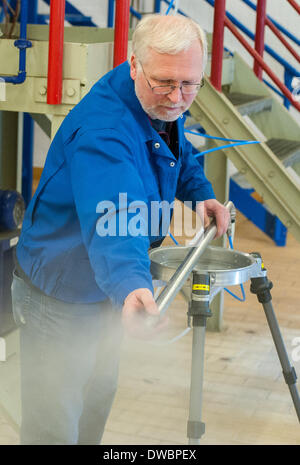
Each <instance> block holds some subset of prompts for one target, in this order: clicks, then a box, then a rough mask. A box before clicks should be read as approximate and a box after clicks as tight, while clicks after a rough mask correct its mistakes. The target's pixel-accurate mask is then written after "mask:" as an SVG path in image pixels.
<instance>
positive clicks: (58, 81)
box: [47, 0, 66, 105]
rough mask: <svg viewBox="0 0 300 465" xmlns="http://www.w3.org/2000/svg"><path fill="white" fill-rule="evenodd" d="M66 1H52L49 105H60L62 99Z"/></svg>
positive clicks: (48, 84)
mask: <svg viewBox="0 0 300 465" xmlns="http://www.w3.org/2000/svg"><path fill="white" fill-rule="evenodd" d="M65 7H66V2H65V0H51V2H50V23H49V55H48V80H47V103H48V104H49V105H59V104H60V103H61V99H62V81H63V49H64V21H65Z"/></svg>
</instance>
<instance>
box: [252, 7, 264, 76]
mask: <svg viewBox="0 0 300 465" xmlns="http://www.w3.org/2000/svg"><path fill="white" fill-rule="evenodd" d="M266 7H267V1H266V0H257V7H256V29H255V43H254V48H255V50H256V51H257V53H259V55H260V56H261V57H262V58H263V55H264V49H265V25H266ZM253 71H254V72H255V74H256V76H257V77H258V79H260V80H262V75H263V69H262V67H261V66H259V63H258V62H257V61H256V60H254V66H253Z"/></svg>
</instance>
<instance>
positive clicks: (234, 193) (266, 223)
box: [229, 178, 287, 247]
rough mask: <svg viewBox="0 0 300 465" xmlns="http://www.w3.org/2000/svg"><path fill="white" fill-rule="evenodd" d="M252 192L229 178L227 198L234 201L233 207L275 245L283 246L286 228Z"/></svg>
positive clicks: (252, 190)
mask: <svg viewBox="0 0 300 465" xmlns="http://www.w3.org/2000/svg"><path fill="white" fill-rule="evenodd" d="M253 192H254V189H245V188H242V187H241V186H240V185H239V184H238V183H236V182H235V181H234V179H232V178H231V179H230V185H229V199H230V200H231V201H232V202H233V203H234V205H235V207H236V208H237V209H238V210H239V211H240V212H241V213H242V214H243V215H245V216H246V218H248V220H250V221H252V223H253V224H255V225H256V226H257V227H258V228H259V229H260V230H261V231H263V232H264V233H265V234H267V236H269V237H270V238H271V239H273V241H274V242H275V244H276V245H277V246H280V247H283V246H285V245H286V235H287V228H286V227H285V226H284V224H283V223H282V222H281V221H280V220H279V218H277V216H275V215H273V214H272V213H270V212H269V211H268V210H267V208H266V207H265V205H263V204H261V203H260V202H258V201H257V200H256V199H255V198H253V197H252V196H251V194H252V193H253Z"/></svg>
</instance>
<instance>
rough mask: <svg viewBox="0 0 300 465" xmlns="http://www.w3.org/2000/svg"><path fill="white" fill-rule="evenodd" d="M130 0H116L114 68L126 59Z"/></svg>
mask: <svg viewBox="0 0 300 465" xmlns="http://www.w3.org/2000/svg"><path fill="white" fill-rule="evenodd" d="M129 11H130V0H116V16H115V17H116V19H115V39H114V68H115V67H116V66H118V65H120V64H121V63H124V61H126V60H127V49H128V30H129Z"/></svg>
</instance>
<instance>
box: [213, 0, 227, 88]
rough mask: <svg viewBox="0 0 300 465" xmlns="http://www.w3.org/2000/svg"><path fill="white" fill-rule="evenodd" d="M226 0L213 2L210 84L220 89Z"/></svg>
mask: <svg viewBox="0 0 300 465" xmlns="http://www.w3.org/2000/svg"><path fill="white" fill-rule="evenodd" d="M225 3H226V0H219V1H218V2H215V15H214V33H213V42H212V61H211V73H210V80H211V83H212V85H213V86H214V87H215V88H216V89H217V90H218V91H221V89H222V87H221V85H222V84H221V83H222V60H223V49H224V21H225Z"/></svg>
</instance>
